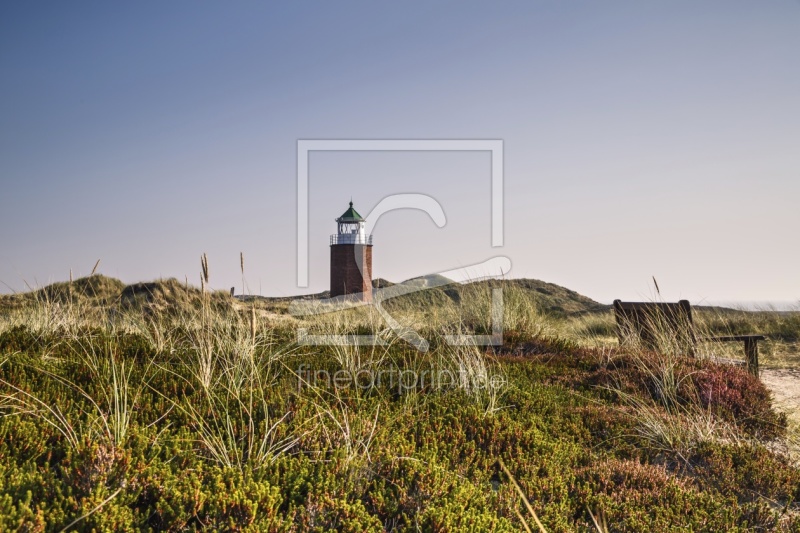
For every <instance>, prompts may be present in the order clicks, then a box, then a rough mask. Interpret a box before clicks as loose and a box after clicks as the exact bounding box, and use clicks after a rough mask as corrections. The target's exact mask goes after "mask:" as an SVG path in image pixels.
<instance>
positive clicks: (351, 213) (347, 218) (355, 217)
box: [336, 201, 364, 222]
mask: <svg viewBox="0 0 800 533" xmlns="http://www.w3.org/2000/svg"><path fill="white" fill-rule="evenodd" d="M363 221H364V218H363V217H362V216H361V215H359V214H358V211H356V210H355V209H353V202H352V201H351V202H350V208H349V209H348V210H347V211H345V212H344V214H343V215H342V216H340V217H339V218H337V219H336V222H363Z"/></svg>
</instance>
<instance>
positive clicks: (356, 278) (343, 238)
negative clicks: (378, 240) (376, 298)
mask: <svg viewBox="0 0 800 533" xmlns="http://www.w3.org/2000/svg"><path fill="white" fill-rule="evenodd" d="M365 222H366V220H365V219H364V218H363V217H362V216H361V215H359V214H358V212H357V211H356V210H355V209H353V202H352V201H351V202H350V208H349V209H348V210H347V211H345V212H344V214H343V215H342V216H340V217H339V218H337V219H336V223H337V225H338V231H337V232H336V233H335V234H333V235H331V298H333V297H335V296H342V295H352V296H349V297H348V299H352V300H355V301H362V302H371V301H372V235H367V234H366V228H365V227H364V224H365Z"/></svg>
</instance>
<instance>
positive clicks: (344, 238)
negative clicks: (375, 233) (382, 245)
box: [331, 233, 372, 245]
mask: <svg viewBox="0 0 800 533" xmlns="http://www.w3.org/2000/svg"><path fill="white" fill-rule="evenodd" d="M331 244H332V245H333V244H369V245H372V235H358V234H355V235H351V234H348V233H342V234H338V233H337V234H334V235H331Z"/></svg>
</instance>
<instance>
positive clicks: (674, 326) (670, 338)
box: [614, 300, 766, 377]
mask: <svg viewBox="0 0 800 533" xmlns="http://www.w3.org/2000/svg"><path fill="white" fill-rule="evenodd" d="M614 316H615V318H616V321H617V337H618V338H619V341H620V344H622V345H624V344H627V343H630V342H631V341H632V340H638V341H639V342H641V343H642V345H643V346H645V347H646V348H648V349H651V350H658V349H659V347H660V345H663V344H664V343H665V342H666V343H669V344H671V345H672V346H673V347H675V348H677V349H679V350H681V351H683V352H685V353H686V354H688V355H691V356H694V355H695V346H696V344H697V342H698V341H707V342H735V341H740V342H743V343H744V353H745V358H746V360H747V370H748V371H749V372H750V373H751V374H753V375H754V376H756V377H758V341H763V340H765V339H766V337H765V336H763V335H728V336H721V337H700V338H698V337H697V336H696V334H695V329H694V321H693V319H692V306H691V304H689V301H688V300H681V301H679V302H677V303H671V302H623V301H621V300H614Z"/></svg>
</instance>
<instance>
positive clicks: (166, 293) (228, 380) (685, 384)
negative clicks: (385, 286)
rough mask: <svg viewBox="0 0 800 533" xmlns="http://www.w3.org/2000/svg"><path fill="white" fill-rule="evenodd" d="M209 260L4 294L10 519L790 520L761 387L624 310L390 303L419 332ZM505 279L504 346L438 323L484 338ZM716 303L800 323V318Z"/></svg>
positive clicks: (508, 286)
mask: <svg viewBox="0 0 800 533" xmlns="http://www.w3.org/2000/svg"><path fill="white" fill-rule="evenodd" d="M240 261H241V263H242V275H243V280H242V284H243V287H245V288H246V280H245V279H244V258H243V257H240ZM202 267H203V268H202V270H203V276H202V286H201V288H200V289H197V288H193V287H191V286H189V285H188V284H187V283H180V282H178V281H176V280H166V281H164V282H156V283H152V284H137V286H131V287H124V286H120V285H119V284H115V283H113V282H109V281H107V278H102V277H100V276H99V275H95V276H93V278H96V279H91V278H90V279H89V280H88V281H87V280H75V281H72V282H70V283H67V284H62V285H58V286H55V287H49V288H45V289H42V290H39V291H33V292H31V293H26V294H24V295H18V296H17V297H14V298H10V297H4V299H3V301H2V302H0V307H2V309H3V311H2V313H0V363H1V364H0V413H1V414H2V416H0V435H2V439H0V474H2V475H0V479H2V480H3V481H2V482H0V529H4V530H5V529H9V530H14V529H21V530H44V531H56V530H61V529H62V528H64V527H69V528H71V529H77V530H98V531H102V530H148V529H149V530H162V529H170V530H181V529H233V530H239V529H241V530H244V529H253V530H267V531H306V530H309V531H325V530H332V529H333V530H342V531H384V530H388V531H405V530H418V529H419V530H425V531H481V530H497V531H519V530H525V528H530V529H533V528H536V529H538V530H540V531H541V530H546V531H575V530H584V531H586V530H601V531H655V530H665V529H668V528H679V527H680V528H688V529H694V530H698V531H701V530H705V531H720V530H726V531H736V530H752V529H767V530H770V529H771V530H780V529H785V530H791V529H792V528H797V527H800V518H798V507H797V505H796V504H795V503H794V502H795V501H796V500H797V497H798V496H800V471H799V470H798V469H797V465H796V464H795V462H794V459H793V458H792V456H791V454H790V453H789V452H788V451H786V446H785V443H786V442H787V438H788V437H787V435H789V434H787V428H786V420H785V419H784V418H782V417H781V416H780V415H779V414H776V413H775V412H774V411H773V410H772V408H771V404H770V398H769V393H768V391H767V390H766V389H765V388H764V386H763V384H761V383H759V382H758V380H755V379H754V378H753V377H752V376H749V375H748V374H746V372H743V371H741V370H740V369H737V368H735V367H732V366H730V365H719V364H715V363H713V362H711V361H708V360H707V359H706V358H694V359H691V358H687V357H685V356H684V355H682V354H680V353H678V352H677V351H675V350H662V351H655V352H652V351H648V350H645V349H643V348H642V347H637V346H627V347H624V348H622V349H620V348H619V347H617V343H616V337H615V335H616V334H615V330H614V329H613V316H611V315H610V313H609V312H604V311H601V310H597V309H594V310H590V311H587V310H586V309H588V308H586V309H583V310H582V311H580V314H578V315H570V314H569V313H568V312H566V311H565V309H567V308H569V307H570V306H577V305H583V304H584V303H585V304H586V305H587V306H588V305H590V304H589V303H586V302H583V301H582V300H580V298H578V297H577V296H574V295H569V294H568V293H564V294H565V295H566V296H564V298H566V299H565V300H564V303H563V305H560V304H558V302H557V301H556V300H554V299H553V298H554V297H555V296H554V295H558V294H559V293H557V291H556V289H554V288H552V287H550V286H546V285H544V284H529V285H526V284H522V283H516V282H510V281H498V282H491V283H473V284H468V285H465V286H460V287H456V288H453V287H445V288H440V289H435V290H432V291H430V292H428V291H421V292H419V293H414V294H411V295H407V296H403V297H398V298H397V299H392V300H387V301H386V302H385V305H384V310H385V311H386V312H389V313H391V316H392V317H393V319H394V320H396V321H397V323H398V324H400V325H402V326H403V327H405V328H413V329H414V330H415V331H416V332H417V333H418V334H419V335H420V336H422V337H424V338H425V339H426V340H427V343H428V344H427V349H426V350H425V351H420V350H418V349H417V347H415V346H414V345H411V344H409V343H408V342H406V341H405V340H404V339H403V337H402V335H401V334H399V333H398V332H397V331H395V329H393V328H392V327H389V325H387V323H386V322H385V321H384V320H383V316H382V315H381V313H379V312H378V311H377V310H376V309H375V307H374V306H360V307H353V308H351V309H348V310H345V311H339V312H335V313H325V314H319V315H310V316H305V317H292V316H289V315H288V314H287V305H288V304H286V303H285V302H278V301H263V300H259V299H255V298H250V299H232V298H230V295H229V294H227V293H224V292H213V291H210V290H209V271H208V264H207V260H206V259H204V260H203V261H202ZM496 288H502V289H503V308H502V315H501V320H502V326H503V332H504V335H503V343H502V344H501V345H496V346H491V345H490V346H475V345H470V344H468V343H466V344H460V345H452V344H450V343H448V342H447V340H446V339H447V337H446V336H447V335H459V334H461V335H484V336H486V335H490V334H491V333H492V331H493V328H496V326H497V324H496V323H495V322H496V321H495V320H494V319H497V318H498V317H497V316H495V317H494V319H493V317H492V307H491V305H492V301H493V300H492V289H496ZM540 289H541V290H540ZM542 290H545V291H550V294H546V293H545V292H542ZM542 296H547V297H548V298H549V299H543V298H542ZM582 302H583V303H582ZM558 308H560V309H558ZM704 313H705V311H703V312H701V313H698V316H697V320H698V322H701V323H702V325H703V327H706V328H708V329H709V330H710V331H713V332H715V333H720V332H721V331H723V330H724V329H725V328H728V330H729V331H741V330H745V329H747V330H749V329H750V327H752V328H753V329H755V330H758V329H759V328H760V329H761V330H762V331H759V332H760V333H767V334H768V335H770V336H771V338H774V339H775V342H778V340H780V342H787V343H791V342H793V340H792V339H796V338H795V337H793V335H795V334H796V329H795V327H796V322H795V317H794V316H792V315H781V316H771V315H769V312H768V311H763V313H765V314H763V315H761V314H756V315H750V314H736V313H740V312H736V313H734V314H731V315H722V318H721V317H720V316H718V315H713V314H710V313H709V314H708V316H706V315H705V314H704ZM748 317H752V318H753V320H752V321H750V322H747V321H746V320H745V319H746V318H748ZM298 329H304V330H306V331H307V332H308V334H312V335H313V334H331V335H338V336H347V335H350V336H352V335H375V336H376V337H377V338H378V339H380V340H381V343H380V344H378V345H353V344H333V345H309V344H303V343H298V335H297V332H298ZM763 330H768V331H763ZM610 339H613V342H612V341H611V340H610Z"/></svg>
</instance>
